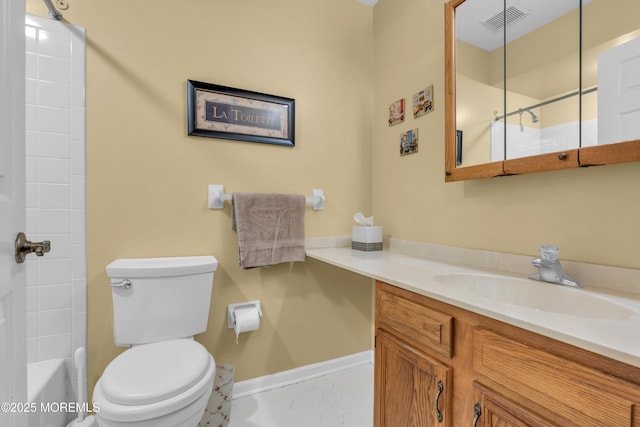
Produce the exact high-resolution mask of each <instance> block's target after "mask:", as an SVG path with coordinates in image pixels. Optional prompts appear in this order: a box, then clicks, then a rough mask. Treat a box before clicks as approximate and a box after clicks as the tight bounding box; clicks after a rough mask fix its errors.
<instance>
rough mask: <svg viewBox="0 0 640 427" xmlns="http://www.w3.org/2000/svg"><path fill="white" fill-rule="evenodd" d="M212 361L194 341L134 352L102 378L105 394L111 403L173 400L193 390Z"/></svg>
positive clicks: (120, 358) (159, 344) (117, 361)
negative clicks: (186, 391) (190, 389)
mask: <svg viewBox="0 0 640 427" xmlns="http://www.w3.org/2000/svg"><path fill="white" fill-rule="evenodd" d="M210 364H211V357H210V356H209V352H208V351H207V350H206V349H205V348H204V347H203V346H202V345H201V344H199V343H197V342H196V341H193V340H186V339H178V340H170V341H162V342H157V343H151V344H144V345H140V346H136V347H133V348H130V349H129V350H127V351H125V352H124V353H122V354H120V355H119V356H118V357H116V358H115V359H114V360H113V361H112V362H111V363H110V364H109V365H108V366H107V368H106V369H105V370H104V373H103V374H102V378H101V382H102V391H103V393H104V395H105V397H106V398H107V399H109V400H110V401H111V402H114V403H118V404H121V405H145V404H150V403H154V402H159V401H161V400H166V399H169V398H171V397H173V396H176V395H178V394H180V393H182V392H184V391H185V390H188V389H189V388H191V387H193V386H194V385H195V384H196V383H197V382H198V381H199V380H200V379H201V378H202V377H203V376H204V375H205V372H206V371H207V369H208V368H209V365H210Z"/></svg>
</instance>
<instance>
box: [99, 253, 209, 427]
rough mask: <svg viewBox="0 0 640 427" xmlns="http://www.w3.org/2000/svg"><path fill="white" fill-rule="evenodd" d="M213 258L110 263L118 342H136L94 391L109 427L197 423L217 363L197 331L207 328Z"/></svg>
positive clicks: (187, 426)
mask: <svg viewBox="0 0 640 427" xmlns="http://www.w3.org/2000/svg"><path fill="white" fill-rule="evenodd" d="M217 267H218V261H217V260H216V258H215V257H212V256H194V257H174V258H139V259H118V260H115V261H113V262H112V263H111V264H109V265H108V266H107V274H108V275H109V277H110V278H111V283H110V286H111V287H112V295H113V332H114V338H115V343H116V345H119V346H130V347H131V348H129V349H127V350H125V351H124V352H123V353H122V354H120V355H119V356H117V357H116V358H115V359H114V360H113V361H111V363H109V365H108V366H107V367H106V368H105V370H104V372H103V374H102V376H101V377H100V379H99V380H98V382H97V383H96V386H95V388H94V390H93V407H94V410H95V411H96V420H97V422H98V426H101V427H124V426H127V427H178V426H179V427H195V426H197V425H198V422H199V421H200V419H201V418H202V415H203V413H204V409H205V407H206V405H207V401H208V400H209V395H210V394H211V390H212V386H213V380H214V378H215V373H216V364H215V360H214V359H213V356H211V354H209V352H208V351H207V350H206V349H205V348H204V347H203V346H202V345H201V344H199V343H198V342H196V341H194V340H193V336H194V335H196V334H199V333H202V332H204V331H205V330H206V329H207V322H208V319H209V307H210V302H211V289H212V287H213V275H214V272H215V270H216V268H217Z"/></svg>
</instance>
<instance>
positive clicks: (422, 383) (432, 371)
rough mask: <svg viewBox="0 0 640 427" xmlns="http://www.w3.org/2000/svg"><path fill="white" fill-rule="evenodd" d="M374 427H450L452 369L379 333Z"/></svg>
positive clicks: (391, 337) (377, 336)
mask: <svg viewBox="0 0 640 427" xmlns="http://www.w3.org/2000/svg"><path fill="white" fill-rule="evenodd" d="M375 351H376V354H375V376H376V378H375V387H374V388H375V390H374V395H375V405H374V406H375V408H374V410H375V412H374V426H375V427H398V426H402V427H426V426H437V427H448V426H449V425H450V421H449V420H450V416H449V415H448V412H449V403H448V401H449V396H451V386H450V384H451V369H450V368H448V367H447V366H445V365H442V364H441V363H439V362H437V361H435V360H433V359H431V358H429V357H427V355H425V354H423V353H422V352H420V351H418V350H416V349H414V348H413V347H411V346H410V345H408V344H406V343H404V342H402V341H400V340H399V339H397V338H395V337H394V336H393V335H390V334H388V333H386V332H385V331H383V330H381V329H378V331H377V333H376V350H375Z"/></svg>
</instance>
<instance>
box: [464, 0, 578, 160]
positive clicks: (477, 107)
mask: <svg viewBox="0 0 640 427" xmlns="http://www.w3.org/2000/svg"><path fill="white" fill-rule="evenodd" d="M455 29H456V30H455V31H456V34H455V37H456V41H455V43H456V45H455V48H456V126H457V129H458V130H462V131H463V132H464V135H465V138H464V145H463V148H462V150H463V153H462V159H463V162H462V166H469V165H476V164H482V163H488V162H495V161H501V160H507V159H515V158H520V157H527V156H532V155H537V154H542V153H553V152H557V151H563V150H567V149H577V148H578V147H579V131H578V127H579V118H580V114H579V112H580V109H579V96H578V94H579V88H580V78H579V77H580V63H579V59H580V56H579V49H580V44H579V41H580V16H579V1H577V0H520V1H519V2H517V3H515V2H506V10H505V2H504V0H466V1H464V3H462V4H460V5H459V6H458V7H457V8H456V10H455ZM505 40H506V43H507V44H506V52H505V49H504V43H505ZM505 58H506V63H505ZM505 78H506V80H505ZM505 81H506V84H505ZM505 89H506V90H505ZM505 112H506V114H505ZM505 126H506V127H505Z"/></svg>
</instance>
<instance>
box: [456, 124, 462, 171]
mask: <svg viewBox="0 0 640 427" xmlns="http://www.w3.org/2000/svg"><path fill="white" fill-rule="evenodd" d="M461 164H462V131H461V130H456V166H460V165H461Z"/></svg>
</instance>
